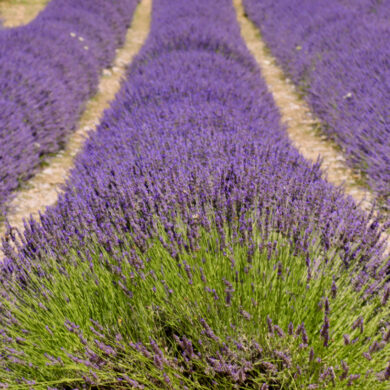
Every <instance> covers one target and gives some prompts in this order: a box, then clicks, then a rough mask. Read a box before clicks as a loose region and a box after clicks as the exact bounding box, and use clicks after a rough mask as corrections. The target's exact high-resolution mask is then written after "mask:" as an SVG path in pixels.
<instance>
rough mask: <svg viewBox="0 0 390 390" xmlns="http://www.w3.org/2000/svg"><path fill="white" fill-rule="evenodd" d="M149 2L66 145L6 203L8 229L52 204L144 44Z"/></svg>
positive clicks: (140, 8)
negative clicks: (128, 66) (75, 158)
mask: <svg viewBox="0 0 390 390" xmlns="http://www.w3.org/2000/svg"><path fill="white" fill-rule="evenodd" d="M151 3H152V0H142V1H141V3H140V4H139V5H138V7H137V9H136V11H135V14H134V17H133V21H132V25H131V27H130V28H129V30H128V32H127V36H126V41H125V44H124V46H123V47H122V48H120V49H119V50H117V55H116V58H115V61H114V64H113V66H112V67H111V68H110V69H105V70H104V71H103V75H102V77H101V80H100V83H99V89H98V92H97V94H96V95H95V96H94V97H93V98H92V99H91V100H90V101H89V102H88V104H87V107H86V109H85V111H84V113H83V115H82V117H81V118H80V121H79V126H78V129H77V131H76V132H74V133H73V134H72V135H71V136H70V138H69V140H68V143H67V145H66V148H65V149H64V150H63V151H61V152H59V153H58V154H57V155H55V156H54V157H51V158H48V159H47V167H46V168H44V169H42V170H41V171H40V172H39V173H38V174H36V175H35V176H34V177H33V178H32V179H31V180H29V181H28V182H27V183H26V184H25V185H24V187H25V188H24V189H21V190H20V191H18V192H17V193H16V195H15V197H14V198H13V200H12V201H11V202H10V204H9V212H8V214H7V218H8V220H9V223H10V224H11V226H13V227H16V228H18V229H19V230H20V231H22V230H23V219H26V218H28V217H29V216H30V215H32V216H33V217H38V215H39V212H44V210H45V208H46V207H47V206H51V205H53V204H55V202H56V201H57V197H58V194H59V192H60V191H61V187H62V185H63V184H64V183H65V181H66V178H67V176H68V173H69V171H70V170H71V168H72V167H73V162H74V157H75V156H76V154H77V153H79V152H80V151H81V149H82V148H83V144H84V141H85V139H86V138H87V137H88V133H89V132H90V131H94V130H95V128H96V126H97V125H98V123H99V120H100V119H101V117H102V115H103V112H104V110H105V109H106V108H108V107H109V106H110V103H111V101H112V100H113V99H114V98H115V95H116V93H117V92H118V91H119V89H120V86H121V82H122V79H123V76H124V75H125V71H126V68H127V65H128V64H129V63H130V62H131V60H132V59H133V57H134V56H135V55H136V54H137V53H138V51H139V49H140V48H141V46H142V45H143V43H144V41H145V39H146V37H147V35H148V32H149V28H150V15H151ZM4 233H5V226H4V224H3V225H2V226H0V237H1V236H2V235H3V234H4Z"/></svg>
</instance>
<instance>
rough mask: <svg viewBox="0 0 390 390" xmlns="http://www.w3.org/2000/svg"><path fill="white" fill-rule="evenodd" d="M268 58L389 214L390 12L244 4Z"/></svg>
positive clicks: (365, 2)
mask: <svg viewBox="0 0 390 390" xmlns="http://www.w3.org/2000/svg"><path fill="white" fill-rule="evenodd" d="M244 4H245V8H246V11H247V13H248V15H249V17H250V18H251V19H252V20H253V21H254V22H255V23H256V24H257V26H258V27H260V29H261V32H262V34H263V36H264V39H265V41H266V43H267V44H268V45H269V47H270V49H271V51H272V54H273V55H275V56H276V58H277V60H278V62H279V63H280V64H281V65H282V66H283V68H284V70H285V71H286V72H287V73H288V75H289V76H291V78H292V79H293V81H294V82H295V83H296V84H297V85H298V86H299V88H300V89H301V91H302V92H303V94H304V96H305V97H306V99H307V100H308V102H309V103H310V105H311V108H312V109H313V110H314V112H315V113H316V114H317V115H318V117H319V118H320V119H321V121H322V122H323V125H324V126H323V131H324V132H325V133H326V134H327V135H328V136H330V138H331V139H333V140H335V141H336V142H337V143H338V144H339V145H340V147H341V148H342V150H343V152H344V153H345V155H346V157H347V161H348V162H349V164H350V165H351V166H353V167H354V168H356V169H357V170H358V171H361V172H362V174H363V177H364V179H365V180H366V181H367V183H368V184H369V185H370V186H371V188H372V189H373V190H374V191H375V192H376V193H377V194H378V196H379V198H380V199H381V201H382V202H383V205H384V207H385V208H386V209H388V208H389V207H390V158H389V155H390V144H389V142H388V140H389V135H390V45H389V42H390V25H389V20H390V6H389V3H388V2H386V1H376V0H357V1H348V2H345V1H341V0H330V1H324V0H305V1H297V0H294V1H290V0H282V1H272V0H245V1H244Z"/></svg>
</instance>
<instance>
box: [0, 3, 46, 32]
mask: <svg viewBox="0 0 390 390" xmlns="http://www.w3.org/2000/svg"><path fill="white" fill-rule="evenodd" d="M48 2H49V0H0V19H1V20H2V23H3V26H4V27H17V26H21V25H23V24H27V23H30V22H31V21H32V20H33V19H34V18H35V17H36V16H37V15H38V14H39V13H40V12H41V11H42V10H43V9H44V8H45V6H46V4H47V3H48Z"/></svg>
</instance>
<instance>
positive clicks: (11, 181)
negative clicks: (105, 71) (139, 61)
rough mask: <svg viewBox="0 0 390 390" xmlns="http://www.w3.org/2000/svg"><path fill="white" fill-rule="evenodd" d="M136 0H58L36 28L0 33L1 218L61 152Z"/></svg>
mask: <svg viewBox="0 0 390 390" xmlns="http://www.w3.org/2000/svg"><path fill="white" fill-rule="evenodd" d="M136 5H137V1H136V0H118V1H115V4H109V3H108V2H107V1H105V0H84V1H73V0H71V1H68V0H67V1H64V0H52V1H51V2H50V3H49V4H48V5H47V7H46V8H45V9H44V10H43V11H42V12H41V13H40V14H39V15H38V17H37V18H36V19H35V20H34V21H32V22H31V23H30V24H28V25H26V26H22V27H17V28H10V29H3V30H1V31H0V217H1V214H2V213H3V211H4V206H5V202H6V200H7V199H9V197H10V195H11V192H12V191H13V190H15V189H16V188H17V187H18V186H19V184H20V183H21V182H23V181H24V180H26V179H28V178H29V177H31V175H32V174H33V173H34V172H35V171H36V168H37V167H38V166H39V164H40V162H42V158H44V157H45V155H47V154H49V153H53V152H56V151H58V150H59V149H60V148H61V146H63V144H64V142H65V140H66V138H67V136H68V135H69V133H70V132H71V131H72V130H74V127H75V125H76V122H77V119H78V118H79V115H80V113H81V112H82V110H83V107H84V105H85V103H86V101H87V99H88V98H89V97H91V96H92V95H93V94H94V93H95V92H96V88H97V85H98V78H99V74H100V72H101V70H102V68H104V67H106V66H108V65H109V64H110V63H111V61H112V60H113V58H114V55H115V49H116V48H117V47H118V46H120V45H121V44H122V43H123V41H124V37H125V33H126V30H127V27H128V26H129V24H130V21H131V18H132V14H133V11H134V9H135V7H136Z"/></svg>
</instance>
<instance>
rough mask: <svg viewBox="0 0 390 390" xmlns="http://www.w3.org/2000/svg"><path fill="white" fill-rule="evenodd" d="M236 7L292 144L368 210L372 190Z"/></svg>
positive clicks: (236, 2) (239, 3) (239, 5)
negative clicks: (321, 131)
mask: <svg viewBox="0 0 390 390" xmlns="http://www.w3.org/2000/svg"><path fill="white" fill-rule="evenodd" d="M234 6H235V8H236V11H237V18H238V22H239V24H240V26H241V34H242V36H243V38H244V40H245V42H246V44H247V46H248V48H249V50H250V52H251V53H252V55H253V56H254V57H255V59H256V61H257V62H258V64H259V66H260V68H261V72H262V75H263V77H264V79H265V81H266V82H267V84H268V88H269V90H270V91H271V92H272V94H273V97H274V100H275V102H276V104H277V106H278V108H279V110H280V112H281V115H282V120H283V122H284V123H285V124H286V125H287V132H288V135H289V137H290V139H291V141H292V143H293V145H294V146H295V147H296V148H297V149H298V150H299V152H300V153H301V154H302V155H303V156H304V157H305V158H306V159H307V160H309V161H316V160H317V159H318V158H319V157H321V158H322V159H323V164H322V167H323V170H324V176H325V177H326V179H327V180H328V181H329V182H331V183H333V184H335V185H336V186H339V185H343V187H344V188H345V192H346V193H347V194H348V195H351V196H352V197H353V198H354V200H355V201H356V202H357V203H359V204H360V206H361V207H362V208H364V209H366V210H367V209H369V208H370V207H371V205H372V202H373V199H374V197H373V195H372V193H371V192H370V191H368V190H367V189H366V188H364V187H362V186H361V185H359V183H358V182H359V177H358V176H356V174H355V173H354V172H353V171H352V170H351V169H350V168H349V167H348V166H347V165H346V163H345V159H344V156H343V154H342V153H341V152H339V151H338V150H337V148H336V146H335V145H334V144H333V143H331V142H329V141H327V140H326V138H325V137H324V136H321V135H319V132H318V129H319V128H320V123H319V121H318V120H316V119H315V118H314V116H313V114H312V113H311V112H310V109H309V107H308V105H307V104H306V102H304V101H303V100H302V98H300V97H299V96H298V93H297V92H296V88H295V86H294V85H293V84H292V83H291V82H290V81H289V80H288V79H286V77H285V75H284V73H283V71H282V69H281V68H280V67H279V66H278V65H277V63H276V61H275V59H274V57H273V56H272V55H271V54H269V50H267V48H266V44H265V43H264V41H263V40H262V38H261V36H260V32H259V30H258V29H257V27H256V26H255V25H254V24H253V23H252V22H251V21H250V20H249V19H248V18H247V17H246V16H245V14H244V8H243V5H242V0H234Z"/></svg>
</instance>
